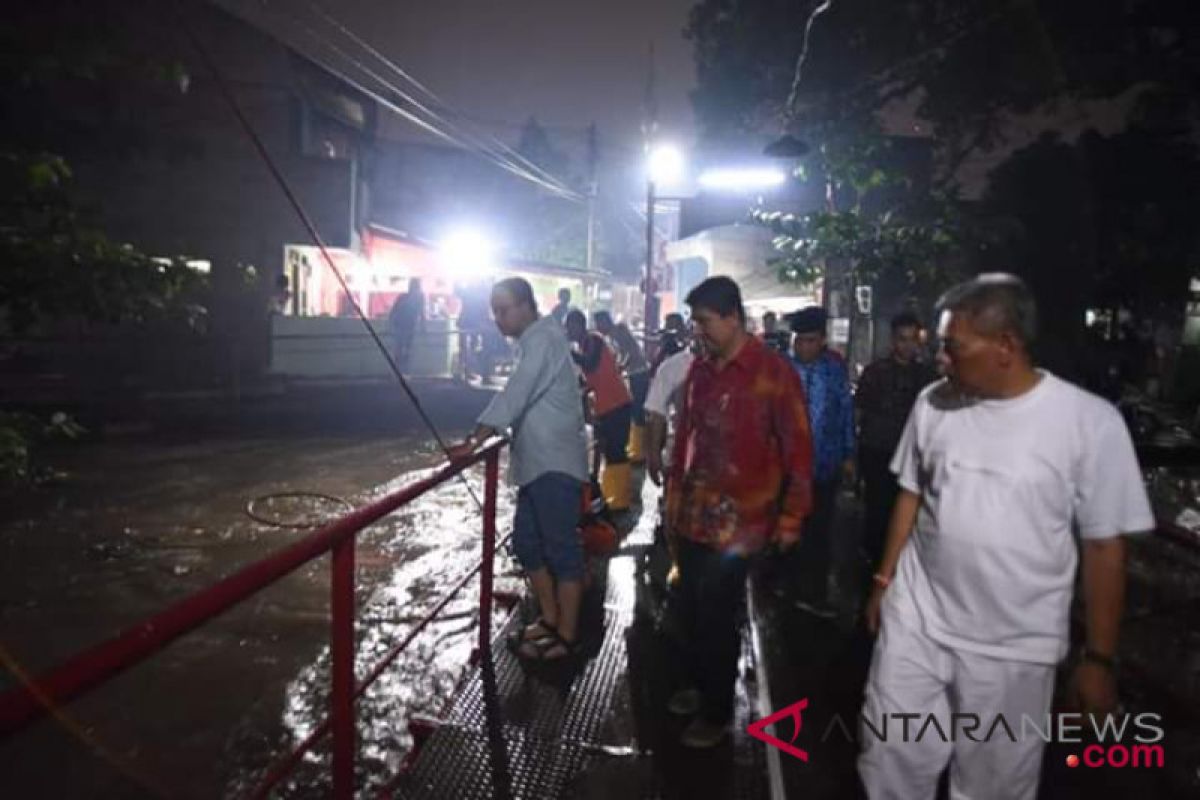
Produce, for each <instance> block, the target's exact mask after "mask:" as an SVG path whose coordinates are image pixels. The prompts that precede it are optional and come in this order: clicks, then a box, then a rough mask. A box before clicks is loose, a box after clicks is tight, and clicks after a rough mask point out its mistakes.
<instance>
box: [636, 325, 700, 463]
mask: <svg viewBox="0 0 1200 800" xmlns="http://www.w3.org/2000/svg"><path fill="white" fill-rule="evenodd" d="M694 359H695V356H694V355H693V354H692V350H691V348H690V347H688V348H684V349H683V350H680V351H679V352H678V353H675V354H674V355H672V356H668V357H667V358H666V360H664V361H663V362H662V363H661V364H659V365H658V370H657V371H655V373H654V378H653V379H651V381H650V391H649V393H647V395H646V406H645V407H646V471H647V472H648V473H649V474H650V480H652V481H653V482H654V485H655V486H661V485H662V476H663V470H664V467H665V466H666V465H665V464H664V463H663V451H664V450H666V452H668V453H669V452H670V448H669V447H667V445H668V435H667V433H668V430H669V429H670V420H671V412H672V410H673V409H674V408H675V405H676V403H677V401H678V398H679V389H680V388H681V387H682V386H683V384H684V381H686V380H687V375H688V370H690V369H691V368H692V361H693V360H694Z"/></svg>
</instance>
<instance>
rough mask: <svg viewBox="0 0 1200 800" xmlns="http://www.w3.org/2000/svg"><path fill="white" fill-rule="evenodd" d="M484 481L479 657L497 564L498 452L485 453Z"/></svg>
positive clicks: (488, 641) (487, 638)
mask: <svg viewBox="0 0 1200 800" xmlns="http://www.w3.org/2000/svg"><path fill="white" fill-rule="evenodd" d="M484 464H485V467H484V478H483V559H482V561H481V562H480V565H479V655H480V657H481V658H487V657H488V649H489V648H490V647H491V646H492V575H493V571H494V569H493V568H494V566H495V561H496V492H497V485H498V484H499V482H500V449H499V448H496V449H494V450H492V451H491V452H490V453H488V456H487V461H486V462H484Z"/></svg>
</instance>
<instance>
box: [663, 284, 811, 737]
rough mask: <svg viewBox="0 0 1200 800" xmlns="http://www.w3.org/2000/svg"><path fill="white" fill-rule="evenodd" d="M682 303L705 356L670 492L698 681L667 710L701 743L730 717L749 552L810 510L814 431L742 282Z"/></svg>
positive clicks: (708, 289)
mask: <svg viewBox="0 0 1200 800" xmlns="http://www.w3.org/2000/svg"><path fill="white" fill-rule="evenodd" d="M687 304H688V305H689V306H691V309H692V322H693V324H694V325H695V326H696V327H697V329H698V333H699V335H700V336H702V337H703V339H704V343H705V345H706V349H707V351H708V353H707V355H706V356H705V357H702V358H698V359H696V361H695V362H694V363H693V365H692V368H691V372H690V373H689V374H688V379H687V382H686V383H685V385H684V387H683V390H682V400H681V403H680V412H679V431H678V434H677V435H676V439H675V449H674V455H673V458H672V459H671V479H670V481H669V482H668V490H667V523H668V530H669V532H670V535H671V536H673V537H676V539H677V541H678V544H679V548H678V565H679V573H680V581H679V585H678V587H677V591H678V592H679V599H680V616H681V623H682V626H683V629H684V631H685V639H686V647H687V650H688V653H687V654H686V656H687V657H686V658H685V659H684V663H685V664H686V666H687V670H688V673H689V677H690V679H691V683H692V685H690V686H686V687H684V688H682V689H680V690H679V691H677V692H676V693H675V694H674V695H673V696H672V697H671V700H670V702H669V704H668V709H669V710H670V711H671V712H672V713H675V714H679V715H691V714H695V715H696V716H695V718H694V719H693V720H692V722H691V724H690V725H688V727H687V728H686V729H685V730H684V732H683V738H682V741H683V744H684V745H686V746H688V747H701V748H703V747H712V746H714V745H716V744H717V743H719V742H720V741H721V739H722V738H724V736H725V734H726V733H727V732H728V729H729V722H730V720H731V719H732V717H733V688H734V681H735V679H736V678H737V661H738V651H739V647H738V644H739V631H738V624H739V620H740V612H741V603H742V600H743V599H744V597H745V582H746V566H747V560H748V559H749V557H750V556H752V555H754V554H755V553H757V552H759V551H760V550H762V549H763V547H765V546H766V545H767V544H775V545H778V546H779V547H780V548H784V549H786V548H789V547H791V546H792V545H794V544H795V543H796V541H797V539H798V538H799V536H800V526H801V523H802V522H803V521H804V517H805V515H807V514H808V512H809V509H810V507H811V502H812V501H811V479H812V474H811V473H812V438H811V436H810V433H809V429H808V415H807V413H806V411H805V406H804V389H803V388H802V386H801V384H800V379H799V377H797V375H796V371H795V370H794V369H792V367H791V365H789V364H788V363H787V361H786V360H785V359H784V358H783V357H782V356H781V355H779V354H778V353H776V352H774V351H772V350H771V349H769V348H768V347H767V346H766V345H764V344H763V343H762V342H761V341H759V340H758V339H756V338H755V337H754V336H751V335H750V334H749V333H748V332H747V331H746V312H745V310H744V309H743V308H742V298H741V292H740V291H739V289H738V286H737V284H736V283H734V282H733V281H732V280H730V279H729V278H726V277H722V276H718V277H713V278H709V279H708V280H706V281H704V282H703V283H701V284H700V285H698V286H697V287H696V288H695V289H693V290H692V291H691V292H690V293H689V294H688V296H687Z"/></svg>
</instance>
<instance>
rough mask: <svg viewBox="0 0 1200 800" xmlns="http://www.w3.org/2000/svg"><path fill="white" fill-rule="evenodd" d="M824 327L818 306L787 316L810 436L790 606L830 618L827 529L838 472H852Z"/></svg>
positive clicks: (842, 384)
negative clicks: (809, 470)
mask: <svg viewBox="0 0 1200 800" xmlns="http://www.w3.org/2000/svg"><path fill="white" fill-rule="evenodd" d="M825 325H826V316H825V310H824V309H822V308H820V307H818V306H808V307H807V308H803V309H801V310H800V311H797V312H796V313H795V314H792V315H791V326H792V332H793V334H794V337H793V341H792V364H793V366H795V368H796V372H798V373H799V374H800V380H801V381H802V382H803V383H804V395H805V399H806V402H807V405H808V422H809V428H810V429H811V430H812V438H813V487H812V498H813V507H812V513H811V514H810V515H809V517H808V519H806V520H805V523H804V530H803V532H802V533H801V535H800V547H799V549H798V552H797V554H796V558H797V560H798V561H799V585H798V586H797V587H796V598H797V599H796V606H797V607H798V608H800V609H802V610H804V611H808V612H810V613H813V614H816V615H818V616H822V617H833V616H835V612H834V611H833V609H832V607H831V606H830V604H829V601H828V584H829V565H830V560H831V549H832V543H831V541H830V531H831V529H832V527H833V515H834V510H835V506H836V501H837V491H838V486H839V484H840V483H841V481H842V478H843V476H844V477H845V478H846V479H847V480H852V479H853V474H854V399H853V398H852V397H851V395H850V379H849V377H848V376H847V374H846V364H845V362H844V361H843V360H842V359H841V358H840V357H839V356H838V355H837V354H835V353H833V352H832V351H830V350H829V349H828V348H827V347H826V346H825Z"/></svg>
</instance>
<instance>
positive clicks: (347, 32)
mask: <svg viewBox="0 0 1200 800" xmlns="http://www.w3.org/2000/svg"><path fill="white" fill-rule="evenodd" d="M308 5H309V8H311V9H312V10H313V12H314V13H315V14H317V16H319V17H320V18H321V19H322V20H324V21H325V22H326V23H327V24H328V25H330V26H332V27H333V28H335V29H336V30H337V31H338V32H340V33H341V34H342V35H343V36H345V37H346V38H348V39H349V40H350V41H352V42H354V44H356V45H357V46H359V47H361V48H362V49H363V50H365V51H366V52H367V53H369V54H370V55H371V56H373V57H374V58H375V59H376V60H378V61H379V62H380V63H382V64H383V65H384V66H386V67H387V68H388V69H390V70H391V71H392V72H394V73H395V74H396V75H397V76H399V77H400V79H401V80H404V81H407V82H408V83H410V84H412V85H413V86H414V87H415V88H416V89H417V90H418V91H420V92H422V93H423V94H424V95H425V96H426V97H428V98H429V99H430V100H432V101H433V102H434V103H436V104H437V105H438V106H440V107H441V110H442V111H443V112H446V113H450V114H452V115H454V116H456V117H458V118H459V119H463V118H465V115H463V114H462V113H461V112H458V111H456V110H454V109H453V108H451V107H450V105H449V104H448V103H446V101H445V100H443V99H442V98H441V97H439V96H438V95H437V93H436V92H434V91H433V90H432V89H430V88H429V87H427V86H426V85H425V84H423V83H421V82H420V81H419V80H417V79H416V78H414V77H413V76H412V75H411V74H410V73H409V72H407V71H406V70H404V69H403V68H402V67H401V66H400V65H399V64H397V63H396V62H395V60H393V59H390V58H388V57H387V56H386V55H384V54H383V53H381V52H380V51H379V50H378V49H377V48H376V47H374V46H372V45H371V43H370V42H368V41H366V40H365V39H363V38H362V37H361V36H359V35H358V34H357V33H355V32H354V31H353V30H351V29H350V28H349V27H347V26H346V25H345V23H343V22H341V21H340V20H338V19H337V18H335V17H334V16H332V15H331V14H329V13H328V12H327V11H325V9H323V8H322V7H321V5H320V4H319V3H317V2H315V0H310V2H309V4H308ZM389 86H391V85H390V84H389ZM391 88H393V90H394V91H396V93H397V94H399V95H400V96H401V97H402V98H404V99H405V100H406V101H407V102H409V103H412V104H413V105H414V106H416V107H417V108H420V109H421V110H422V111H424V112H425V113H426V114H428V115H430V116H432V117H434V118H436V119H440V120H441V121H442V122H443V123H444V124H445V125H447V126H449V127H450V128H451V129H452V130H455V131H457V132H458V133H460V134H461V135H463V136H468V137H471V136H472V134H471V133H470V132H469V131H465V130H463V129H462V128H461V127H460V126H458V125H456V124H455V123H454V122H452V121H451V120H449V119H447V118H446V117H445V116H442V115H441V114H439V113H438V112H437V111H435V110H433V109H430V108H428V107H426V106H425V105H423V104H422V103H420V102H419V101H417V100H416V99H415V98H413V97H412V96H411V95H409V94H407V93H405V92H403V91H401V90H400V89H398V88H396V87H394V86H391ZM483 135H484V136H485V137H486V138H487V139H489V140H491V142H492V144H493V145H494V146H495V147H497V148H499V149H500V151H501V152H502V153H506V154H507V155H509V156H511V157H513V158H515V159H517V160H518V161H520V162H521V163H522V164H524V165H525V166H526V167H528V168H529V169H531V170H533V171H534V172H536V173H539V174H540V175H541V176H542V177H543V178H545V179H546V180H548V181H549V182H551V183H553V184H555V185H556V186H559V187H560V188H562V189H563V190H564V191H566V192H572V193H574V192H573V190H572V189H571V188H570V187H568V186H566V185H565V184H564V183H563V182H562V180H561V179H560V178H558V177H556V176H554V175H552V174H550V173H549V172H547V171H546V170H544V169H543V168H542V167H540V166H538V165H537V164H535V163H533V162H532V161H530V160H529V159H528V158H526V157H525V156H523V155H522V154H521V153H520V152H519V151H517V150H516V149H514V148H512V147H510V146H509V145H508V144H506V143H505V142H503V141H501V140H500V139H499V138H498V137H496V136H494V135H493V134H491V133H487V132H485V133H484V134H483ZM485 146H486V145H485Z"/></svg>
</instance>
